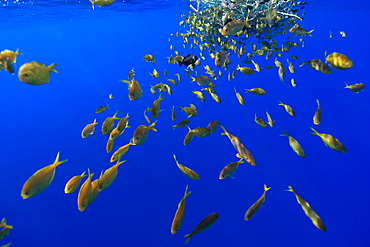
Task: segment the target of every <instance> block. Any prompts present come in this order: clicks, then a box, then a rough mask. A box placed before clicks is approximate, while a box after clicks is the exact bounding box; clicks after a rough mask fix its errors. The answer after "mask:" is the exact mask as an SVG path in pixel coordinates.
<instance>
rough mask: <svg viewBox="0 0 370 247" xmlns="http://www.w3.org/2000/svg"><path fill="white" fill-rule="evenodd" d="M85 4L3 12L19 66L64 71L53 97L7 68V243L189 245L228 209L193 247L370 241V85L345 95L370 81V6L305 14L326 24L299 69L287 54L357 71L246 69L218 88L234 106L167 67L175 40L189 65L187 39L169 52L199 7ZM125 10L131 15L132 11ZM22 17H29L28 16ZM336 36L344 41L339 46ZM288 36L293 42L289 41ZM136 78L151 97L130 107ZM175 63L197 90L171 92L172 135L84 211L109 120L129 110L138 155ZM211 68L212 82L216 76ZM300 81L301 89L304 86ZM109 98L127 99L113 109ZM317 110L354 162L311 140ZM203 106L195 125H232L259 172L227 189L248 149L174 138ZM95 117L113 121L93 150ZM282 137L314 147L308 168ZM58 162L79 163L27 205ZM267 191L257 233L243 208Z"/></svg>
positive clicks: (105, 161) (125, 168) (166, 126)
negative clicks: (84, 189)
mask: <svg viewBox="0 0 370 247" xmlns="http://www.w3.org/2000/svg"><path fill="white" fill-rule="evenodd" d="M86 2H87V1H86ZM86 2H83V3H81V4H76V5H71V6H70V5H61V6H59V8H58V9H57V8H50V9H49V8H47V7H38V6H36V5H35V6H34V5H32V4H29V3H25V4H24V5H15V6H13V7H9V6H8V7H6V6H5V7H2V8H0V12H2V13H4V14H6V13H10V12H9V11H12V12H11V13H15V14H13V15H12V14H8V15H6V18H4V16H3V21H2V22H1V24H0V26H1V30H2V32H1V40H0V50H3V49H10V50H16V49H17V48H20V52H22V53H23V55H19V56H18V61H17V63H16V65H15V67H16V69H18V68H19V67H20V66H21V65H22V64H23V63H26V62H31V61H37V62H40V63H44V64H46V65H49V64H51V63H56V64H57V66H56V67H55V69H57V70H59V71H60V73H59V74H55V73H52V74H51V80H50V83H48V84H45V85H41V86H31V85H26V84H24V83H22V82H20V81H19V79H18V78H17V75H11V74H9V73H7V72H5V71H2V72H1V73H0V82H1V90H0V105H1V108H0V113H1V116H2V117H1V119H2V120H1V128H0V136H1V147H2V149H1V150H2V152H1V155H0V164H1V167H2V172H1V173H0V193H1V198H2V200H1V203H0V211H1V215H0V217H6V218H7V221H8V223H9V224H11V225H13V226H14V229H13V230H11V232H10V235H9V236H6V237H5V239H4V240H1V244H3V243H4V244H5V243H8V242H12V243H13V245H12V246H22V247H34V246H38V247H42V246H48V247H50V246H53V247H61V246H63V247H65V246H71V247H74V246H155V247H159V246H163V247H172V246H183V243H184V241H185V239H184V238H183V236H184V235H185V234H187V233H189V232H191V231H192V229H193V228H194V227H195V226H196V225H197V224H198V223H199V222H200V221H201V220H202V219H203V218H204V217H206V216H207V215H208V214H210V213H212V212H217V213H219V215H220V218H219V220H218V221H217V222H216V224H215V225H213V226H212V227H211V228H210V229H208V230H206V231H205V232H203V233H201V234H198V235H195V236H194V237H193V239H192V240H191V241H190V243H189V244H188V245H189V246H190V245H192V246H201V247H213V246H285V247H288V246H325V247H326V246H356V247H357V246H364V247H365V246H370V238H369V236H368V229H369V227H368V222H369V220H370V216H369V212H368V208H369V206H370V200H369V197H368V188H369V185H370V182H369V181H370V180H369V172H370V171H369V161H370V159H369V156H368V154H369V151H370V149H369V144H368V143H369V138H370V133H369V121H370V117H369V113H368V112H369V110H368V109H369V106H370V104H369V103H370V102H369V101H370V100H369V96H368V89H367V88H365V90H364V91H363V92H360V93H358V94H354V93H352V92H350V91H349V90H347V89H344V88H343V87H344V86H345V83H348V84H353V83H358V82H362V83H365V84H367V83H368V78H369V76H370V75H369V68H368V64H369V62H368V58H369V55H370V52H369V46H368V39H369V33H368V30H367V28H366V26H367V23H368V22H369V17H368V16H369V14H370V13H369V11H368V7H369V4H368V3H367V2H366V1H364V2H362V3H363V4H365V5H360V4H358V5H356V6H355V5H353V4H350V3H349V1H348V3H347V2H346V1H339V2H338V1H324V2H323V3H322V4H321V3H319V2H320V1H312V2H310V4H309V6H308V7H307V8H306V16H305V19H304V21H302V22H300V23H299V24H300V25H302V26H304V27H305V28H306V29H308V30H311V29H315V31H314V32H313V37H306V38H305V47H304V48H302V47H298V48H293V49H292V50H291V51H290V52H288V53H284V57H283V58H281V59H280V60H281V61H283V62H284V63H286V62H285V60H286V58H288V56H290V55H296V56H298V57H299V58H300V59H303V60H310V59H315V58H319V59H322V60H324V52H325V51H328V52H329V53H331V52H340V53H344V54H346V55H347V56H349V57H350V58H351V59H352V60H353V62H354V67H353V68H351V69H350V70H347V71H339V70H333V73H332V74H330V75H324V74H321V73H319V72H317V71H315V70H312V69H310V68H309V67H308V66H304V67H302V68H299V65H300V64H301V60H297V61H293V63H294V65H295V67H296V73H295V74H290V73H289V72H288V71H287V75H286V79H285V85H284V84H282V83H281V82H280V80H279V78H278V75H277V70H276V69H271V70H263V71H262V72H261V73H256V74H255V75H253V76H246V75H242V74H241V73H238V74H237V78H236V79H234V80H233V81H231V82H229V81H227V79H226V74H227V73H226V71H223V72H224V76H223V77H222V78H220V79H219V80H217V81H215V83H216V85H217V88H216V89H217V94H218V95H219V97H220V98H221V100H222V103H221V104H217V103H215V102H214V101H213V100H212V99H211V97H209V95H206V97H207V100H206V103H202V102H200V101H199V100H198V99H197V98H196V97H195V96H194V95H192V94H191V93H190V90H194V89H199V86H197V85H196V84H194V83H192V84H190V83H189V82H190V79H189V78H188V77H187V76H186V75H185V72H184V70H183V69H184V68H179V67H178V65H170V64H168V63H167V57H168V56H170V55H171V54H173V52H171V51H170V50H169V45H170V44H173V45H174V46H175V49H176V50H178V51H180V53H181V54H182V55H186V54H187V53H189V52H190V50H189V49H187V50H184V49H183V48H182V41H181V39H176V38H175V37H172V38H171V39H172V42H171V43H169V42H168V41H167V39H168V37H170V33H175V32H176V31H179V32H184V31H185V30H184V29H183V27H179V25H178V22H180V21H181V20H182V18H181V17H180V15H181V14H182V13H186V12H188V11H189V9H188V4H189V3H187V2H183V3H182V4H180V5H176V6H171V2H168V5H166V4H164V5H163V7H161V8H153V9H150V8H149V7H147V8H146V11H141V10H142V9H141V8H140V5H136V6H135V7H132V6H129V4H128V3H122V2H116V3H114V4H113V5H111V6H109V7H105V8H99V7H97V8H96V9H95V11H92V10H91V6H90V4H89V3H88V2H87V3H86ZM56 4H58V2H56ZM23 6H26V8H25V9H23V8H22V7H23ZM72 7H73V8H72ZM63 8H65V12H63ZM118 8H119V9H120V10H121V11H117V9H118ZM125 8H127V9H128V10H130V11H124V10H125ZM18 11H19V13H22V15H17V14H16V13H18ZM53 11H55V15H53ZM61 13H62V14H61ZM0 16H1V13H0ZM12 18H13V19H12ZM340 30H343V31H345V32H346V33H347V37H346V38H342V37H340V35H339V33H338V31H340ZM329 31H332V33H333V38H331V39H330V38H329ZM290 37H291V39H292V36H291V35H290ZM279 40H280V41H282V42H285V41H287V38H286V37H281V38H279ZM295 41H297V39H295ZM247 47H248V49H250V48H249V46H247ZM248 51H249V50H248ZM194 52H196V51H194ZM148 53H150V54H153V55H154V56H155V57H156V61H157V62H156V64H151V63H147V62H145V61H143V60H142V57H143V56H144V55H145V54H148ZM204 54H207V52H204ZM206 57H207V60H205V61H202V65H206V64H209V65H210V66H212V67H213V68H214V65H213V60H212V59H211V58H210V57H209V56H208V55H206ZM230 59H231V61H232V64H231V65H230V68H231V69H233V68H235V67H236V66H237V64H238V63H240V65H241V66H243V65H242V63H241V60H238V59H237V57H236V55H231V56H230ZM254 60H255V61H256V62H258V63H259V64H260V65H261V67H262V68H263V67H264V66H266V65H273V60H270V61H266V60H265V58H264V56H262V57H257V58H255V59H254ZM131 68H135V71H136V75H135V79H136V80H138V81H139V82H140V83H141V85H142V87H143V89H144V92H143V97H142V98H140V99H139V100H138V101H134V102H131V101H129V100H128V97H127V84H125V83H122V82H119V80H121V79H126V78H127V73H128V72H129V71H130V70H131ZM154 68H156V69H157V70H158V71H159V72H160V73H161V78H160V79H159V80H158V79H154V78H152V77H151V76H150V75H149V72H152V70H153V69H154ZM165 68H166V69H167V70H168V71H169V76H168V78H172V79H175V76H174V74H175V73H180V74H181V75H182V78H183V82H182V83H181V84H179V85H177V86H173V87H172V89H173V95H172V96H168V95H167V94H166V93H164V94H163V96H164V100H163V101H162V103H161V107H162V109H163V111H162V112H161V114H160V117H159V118H158V123H157V125H156V128H157V129H158V132H157V133H155V132H151V133H150V134H149V138H148V140H147V142H146V143H145V144H143V145H141V146H132V147H131V148H130V150H129V152H128V153H127V154H126V155H125V156H124V159H127V162H126V163H124V164H123V165H122V166H120V168H119V174H118V177H117V179H116V181H114V183H113V184H112V185H111V187H109V188H108V189H107V190H105V191H103V192H102V193H101V194H100V195H99V197H98V198H97V200H96V201H95V202H94V203H93V204H91V205H90V206H89V207H88V209H87V210H86V211H85V212H82V213H81V212H79V211H78V209H77V205H76V197H77V193H75V194H70V195H66V194H64V192H63V189H64V185H65V183H66V182H67V181H68V179H69V178H71V177H72V176H74V175H78V174H81V173H82V171H84V170H86V169H87V167H89V168H90V169H91V170H92V171H93V172H94V173H95V174H96V175H95V177H94V178H96V177H97V175H98V174H100V172H101V170H103V169H107V168H108V167H110V166H111V165H112V164H111V163H109V158H110V156H111V154H107V153H106V152H105V144H106V139H107V136H104V135H102V134H101V132H100V128H101V125H100V124H101V123H102V122H103V121H104V119H105V118H106V117H108V116H112V115H113V114H114V112H115V111H116V110H118V111H119V113H118V116H119V117H124V116H125V115H126V113H127V112H129V114H130V122H129V125H130V126H132V128H130V129H127V130H126V132H125V133H124V134H123V135H122V136H121V137H119V139H117V141H116V143H115V148H114V149H116V148H118V147H119V146H121V145H124V144H126V143H127V142H128V141H129V139H130V138H131V137H132V133H133V131H134V129H135V128H136V127H137V126H138V125H140V124H146V121H145V119H144V117H143V109H146V108H147V107H150V106H151V104H152V102H153V100H155V99H156V98H157V97H158V94H155V95H152V94H151V93H150V91H149V86H150V85H154V84H156V83H159V82H165V81H166V79H167V78H165V77H164V76H163V70H164V69H165ZM197 70H199V73H200V74H204V70H203V68H202V66H199V67H198V68H197ZM217 71H218V70H217ZM193 76H194V74H193ZM292 77H294V78H295V80H296V83H297V87H296V88H293V87H291V85H290V82H289V81H290V78H292ZM234 86H235V87H236V88H237V89H238V91H239V92H240V93H242V95H243V97H244V99H245V101H246V105H245V106H241V105H239V104H238V102H237V100H236V97H235V95H234V89H233V88H234ZM253 87H262V88H264V89H265V90H266V91H267V94H266V95H264V96H256V95H253V94H251V93H248V94H244V92H243V91H244V89H245V88H253ZM111 93H112V94H113V96H114V99H113V100H110V99H109V98H108V95H109V94H111ZM316 99H320V102H321V105H322V111H323V120H322V124H321V125H320V126H318V127H315V128H316V129H317V130H318V131H319V132H322V133H329V134H332V135H333V136H334V137H336V138H338V139H339V140H340V141H341V142H343V143H344V145H345V146H346V147H347V153H346V154H341V153H337V152H335V151H333V150H331V149H329V148H328V147H326V146H325V145H324V144H323V142H322V141H321V140H320V139H319V138H318V137H317V136H314V135H312V134H311V130H310V129H309V127H313V123H312V116H313V114H314V112H315V109H316V102H315V100H316ZM279 100H280V101H282V102H284V103H286V104H289V105H291V106H292V107H293V108H294V110H295V112H296V116H295V117H291V116H289V115H288V114H286V112H285V111H284V109H283V107H281V106H278V101H279ZM190 103H193V104H195V105H196V106H197V108H198V112H199V115H198V116H196V117H194V118H191V119H190V121H191V123H190V127H191V128H196V127H199V126H201V127H205V126H206V125H207V124H208V123H209V122H210V121H212V120H218V121H220V122H221V124H222V125H223V126H225V128H226V129H227V130H228V131H229V132H230V133H232V134H234V135H236V136H238V137H239V138H240V139H241V141H242V142H243V143H244V145H245V146H246V147H247V148H248V149H249V150H250V151H251V152H252V154H253V155H254V156H255V158H256V160H257V166H256V167H252V166H250V165H249V164H242V165H241V166H240V167H239V169H238V170H237V172H236V173H235V174H234V176H235V178H236V179H226V180H224V181H221V180H219V179H218V174H219V172H220V171H221V169H222V168H223V167H224V166H225V165H227V164H228V163H230V162H233V161H236V160H237V158H235V150H234V149H233V147H232V145H231V144H230V142H229V140H228V139H227V138H226V137H225V136H221V135H220V133H221V131H220V130H219V131H217V132H216V133H215V134H213V135H211V136H208V137H206V138H196V137H194V139H193V140H192V142H191V143H190V144H189V145H187V146H184V145H183V144H182V142H183V138H184V136H185V135H186V133H187V130H186V129H185V128H178V129H176V130H173V128H172V127H171V126H172V125H173V124H175V123H174V122H172V121H171V118H170V113H171V108H172V106H173V105H174V106H175V107H176V111H177V118H178V120H182V119H185V118H186V116H185V114H184V113H183V112H180V108H179V107H178V106H179V105H181V106H186V105H188V104H190ZM106 104H109V105H110V107H111V109H109V110H107V111H105V112H104V113H101V114H96V113H95V109H96V108H97V107H99V106H101V105H106ZM266 109H267V110H268V111H269V113H270V114H271V116H272V117H273V119H274V120H275V121H276V122H275V127H274V128H270V127H266V128H262V127H260V126H258V125H257V124H255V122H254V114H257V115H258V116H259V117H261V118H265V111H266ZM95 118H97V122H98V123H99V125H97V130H96V133H95V134H94V135H93V136H92V137H90V138H87V139H82V138H81V137H80V134H81V130H82V128H83V127H84V126H85V125H86V124H88V123H91V122H92V121H93V120H94V119H95ZM283 129H284V130H286V131H287V132H288V133H289V134H291V135H292V136H293V137H295V138H296V139H297V140H298V141H299V142H300V143H301V145H302V147H303V148H304V149H305V151H306V154H307V157H306V158H305V159H303V158H301V157H299V156H297V155H296V154H295V153H294V152H293V151H292V150H291V148H290V147H289V145H288V140H287V138H286V137H280V136H279V135H280V134H281V133H282V130H283ZM58 151H60V152H61V159H68V160H69V161H68V162H67V163H64V164H63V165H61V166H60V167H58V168H57V171H56V175H55V179H54V181H53V183H52V184H51V185H50V186H49V187H48V188H47V189H46V190H45V191H44V192H43V193H41V194H40V195H37V196H35V197H33V198H30V199H27V200H23V199H22V198H21V197H20V191H21V188H22V185H23V183H24V182H25V181H26V180H27V178H28V177H29V176H30V175H31V174H33V173H34V172H35V171H37V170H38V169H40V168H42V167H44V166H46V165H48V164H51V163H52V162H53V160H54V158H55V155H56V154H57V152H58ZM173 154H176V155H177V159H178V160H179V162H180V163H181V164H183V165H186V166H188V167H190V168H192V169H194V170H195V171H197V172H198V173H199V174H200V176H201V179H200V180H197V181H194V180H190V179H188V178H187V177H185V176H184V175H183V174H181V172H180V171H179V170H178V168H177V167H176V165H175V162H174V160H173V157H172V155H173ZM263 184H267V185H268V186H269V187H272V189H271V190H270V191H268V192H267V199H266V202H265V203H264V205H263V207H262V208H261V209H260V211H259V212H258V213H257V214H256V215H255V216H254V217H253V218H252V219H251V220H250V221H248V222H245V221H244V220H243V216H244V213H245V211H246V210H247V209H248V208H249V206H250V205H252V204H253V203H254V202H255V200H257V199H258V198H259V196H260V195H261V193H262V191H263ZM186 185H189V190H190V191H192V194H191V195H190V196H189V197H188V200H187V205H186V216H185V220H184V223H183V226H182V227H181V229H180V230H179V232H178V233H177V234H176V235H172V234H171V233H170V226H171V222H172V218H173V215H174V213H175V211H176V208H177V204H178V202H179V200H180V199H181V197H182V196H183V193H184V190H185V186H186ZM288 185H291V186H293V187H294V189H296V191H297V192H298V193H299V194H300V195H301V196H302V197H303V198H304V199H305V200H307V201H308V202H309V203H310V204H311V206H312V207H313V209H314V210H315V211H316V212H317V213H318V214H319V215H320V217H321V218H322V220H323V221H324V222H325V224H326V227H327V231H328V232H327V233H323V232H321V231H320V230H318V229H317V228H316V227H314V226H313V224H312V223H311V221H310V220H309V219H308V218H307V217H306V216H305V215H304V213H303V211H302V209H301V208H300V206H299V205H298V203H297V201H296V200H295V197H294V195H293V194H292V193H290V192H286V191H285V190H286V189H287V186H288Z"/></svg>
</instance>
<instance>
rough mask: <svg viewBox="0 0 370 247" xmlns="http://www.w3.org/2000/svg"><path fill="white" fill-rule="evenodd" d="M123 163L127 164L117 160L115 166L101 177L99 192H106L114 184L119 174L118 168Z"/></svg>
mask: <svg viewBox="0 0 370 247" xmlns="http://www.w3.org/2000/svg"><path fill="white" fill-rule="evenodd" d="M123 162H126V160H124V161H119V160H117V163H116V164H115V165H113V166H111V167H110V168H108V169H107V170H105V171H104V173H103V174H101V175H100V177H99V187H98V189H99V191H103V190H105V189H106V188H108V187H109V186H110V185H111V184H112V183H113V181H114V180H115V179H116V177H117V174H118V166H119V165H121V164H122V163H123Z"/></svg>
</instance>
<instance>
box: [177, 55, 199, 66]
mask: <svg viewBox="0 0 370 247" xmlns="http://www.w3.org/2000/svg"><path fill="white" fill-rule="evenodd" d="M197 60H198V57H197V56H195V55H191V54H189V55H186V57H184V59H182V61H179V65H180V66H181V65H183V64H185V65H186V66H189V65H191V64H195V63H196V62H197Z"/></svg>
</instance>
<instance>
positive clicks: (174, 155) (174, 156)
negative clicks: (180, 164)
mask: <svg viewBox="0 0 370 247" xmlns="http://www.w3.org/2000/svg"><path fill="white" fill-rule="evenodd" d="M173 159H174V160H175V162H176V163H177V158H176V154H173Z"/></svg>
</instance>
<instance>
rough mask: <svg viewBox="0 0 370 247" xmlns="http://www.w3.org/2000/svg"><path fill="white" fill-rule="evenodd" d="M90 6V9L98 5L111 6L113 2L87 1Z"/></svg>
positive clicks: (106, 0)
mask: <svg viewBox="0 0 370 247" xmlns="http://www.w3.org/2000/svg"><path fill="white" fill-rule="evenodd" d="M89 1H90V3H91V4H92V9H94V5H95V4H96V5H98V6H99V7H102V6H107V5H111V4H112V3H113V2H114V0H89Z"/></svg>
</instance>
